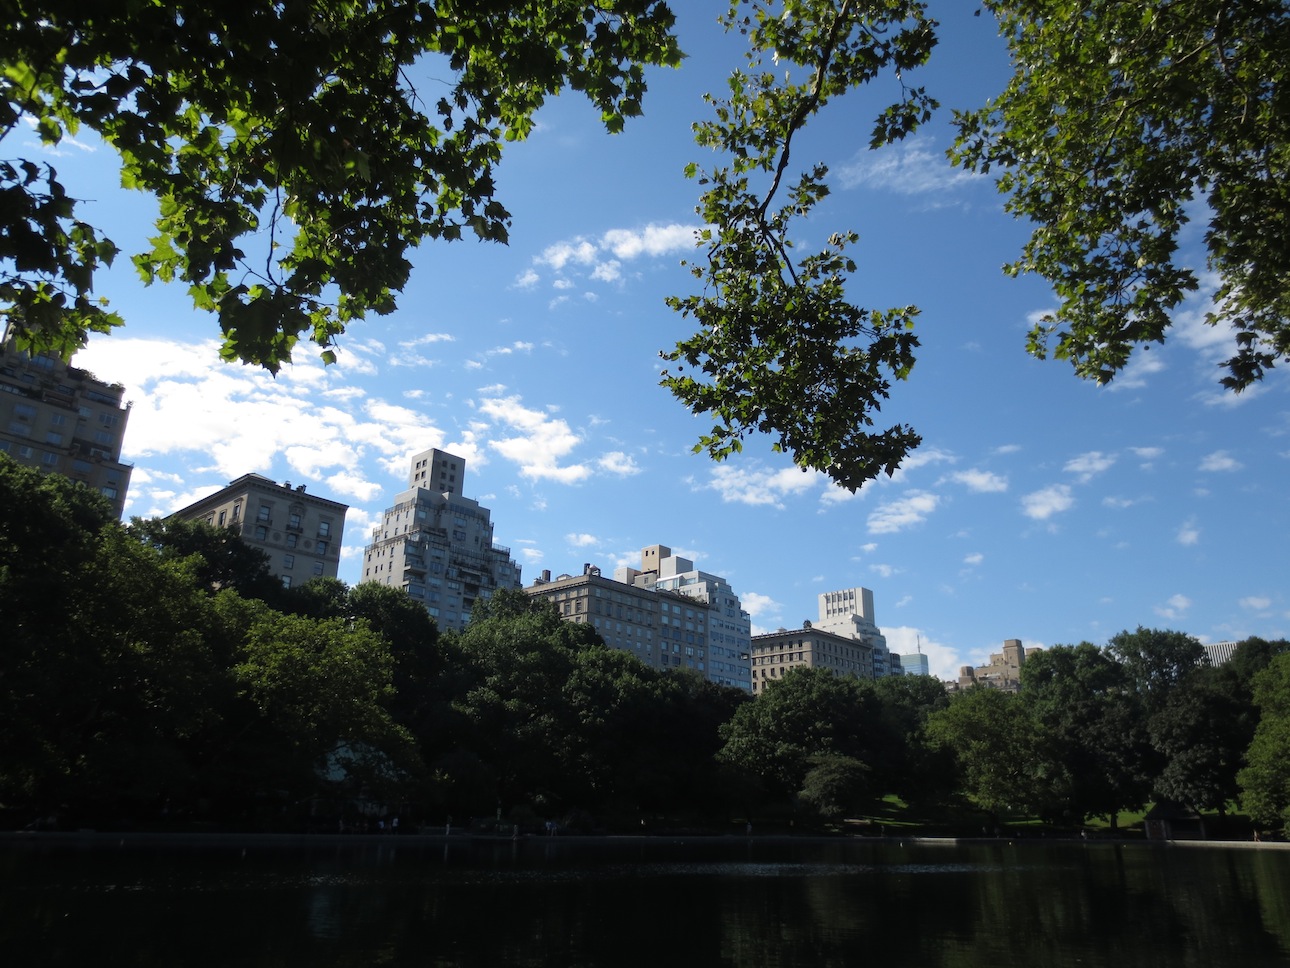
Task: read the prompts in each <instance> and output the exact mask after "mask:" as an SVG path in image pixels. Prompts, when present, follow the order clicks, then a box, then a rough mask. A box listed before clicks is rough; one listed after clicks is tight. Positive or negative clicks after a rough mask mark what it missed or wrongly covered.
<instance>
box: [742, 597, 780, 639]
mask: <svg viewBox="0 0 1290 968" xmlns="http://www.w3.org/2000/svg"><path fill="white" fill-rule="evenodd" d="M739 604H740V605H741V606H742V607H743V609H744V611H746V612H747V613H748V614H749V615H750V616H751V617H752V619H753V629H752V633H753V635H763V634H765V633H766V632H773V631H774V630H775V629H776V628H778V627H779V626H780V625H782V624H783V618H782V617H781V616H782V613H783V609H784V606H783V605H782V604H781V603H780V602H777V601H775V599H773V598H771V597H770V596H769V595H762V594H759V593H758V592H742V593H740V595H739Z"/></svg>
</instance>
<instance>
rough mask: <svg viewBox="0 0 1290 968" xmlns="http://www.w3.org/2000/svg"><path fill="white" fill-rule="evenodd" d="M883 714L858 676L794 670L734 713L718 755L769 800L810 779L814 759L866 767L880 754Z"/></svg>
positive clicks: (787, 796)
mask: <svg viewBox="0 0 1290 968" xmlns="http://www.w3.org/2000/svg"><path fill="white" fill-rule="evenodd" d="M879 717H880V712H879V706H878V702H877V699H876V697H875V695H874V693H873V692H872V690H870V689H867V688H865V687H864V684H862V683H861V682H860V680H859V679H856V678H855V677H854V676H835V675H833V674H832V673H831V672H829V671H827V670H824V669H809V668H801V669H794V670H792V671H790V672H789V673H788V674H787V675H785V676H784V677H783V678H782V679H779V680H776V681H775V682H772V683H769V684H768V685H767V687H766V689H765V691H764V692H762V693H761V694H759V695H758V696H757V698H756V699H754V700H753V701H752V702H749V703H745V704H744V705H742V706H740V707H739V708H738V709H737V710H735V714H734V716H733V717H732V718H731V719H730V721H729V722H728V723H727V724H726V725H724V726H723V727H722V728H721V738H722V740H723V741H724V744H725V745H724V746H722V748H721V751H720V752H719V754H718V758H719V759H720V760H721V761H722V762H724V763H727V764H729V765H731V766H733V767H735V768H736V769H738V770H739V771H741V772H743V773H745V774H747V775H749V776H753V777H756V778H758V779H759V780H760V782H761V783H762V784H763V785H764V788H765V790H766V791H767V792H768V793H769V794H770V795H771V796H772V797H777V798H780V799H783V800H787V799H791V798H792V797H794V796H796V795H797V793H798V791H800V790H801V789H802V788H803V785H804V784H805V781H806V776H807V773H808V772H810V770H811V768H812V767H811V762H810V760H811V757H812V756H815V755H817V754H834V755H839V756H845V757H849V758H851V759H854V760H857V761H859V762H861V763H863V764H865V765H866V766H868V765H869V764H870V763H871V762H872V761H873V760H874V759H876V757H877V755H878V749H879V747H880V745H881V738H882V732H881V725H880V720H879ZM885 779H886V778H876V777H875V779H874V783H875V784H878V785H881V784H882V783H884V782H885Z"/></svg>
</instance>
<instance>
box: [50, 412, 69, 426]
mask: <svg viewBox="0 0 1290 968" xmlns="http://www.w3.org/2000/svg"><path fill="white" fill-rule="evenodd" d="M66 423H67V417H65V416H64V415H63V414H61V413H56V414H54V415H53V416H51V417H50V418H49V425H50V426H51V427H62V426H63V425H65V424H66Z"/></svg>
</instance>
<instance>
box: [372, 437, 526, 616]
mask: <svg viewBox="0 0 1290 968" xmlns="http://www.w3.org/2000/svg"><path fill="white" fill-rule="evenodd" d="M465 482H466V461H465V459H464V458H462V457H458V456H457V455H455V454H449V453H446V452H445V451H442V450H433V449H432V450H427V451H423V452H421V453H419V454H416V455H414V456H413V458H412V461H411V466H410V468H409V471H408V490H406V491H403V492H401V493H399V494H398V495H396V496H395V498H394V505H393V506H392V507H389V508H386V510H385V514H384V517H383V519H382V521H381V524H380V525H379V526H377V527H376V528H375V529H374V530H373V531H372V543H371V544H369V545H368V546H367V547H366V548H365V549H364V551H363V578H362V581H365V582H366V581H375V582H380V583H381V584H383V585H390V586H393V587H395V588H404V589H406V590H407V593H408V594H409V595H410V596H412V597H413V598H414V599H416V600H417V601H419V602H421V603H422V604H424V605H425V607H426V609H427V610H428V611H429V612H430V614H431V615H432V616H434V618H435V620H436V622H437V623H438V625H439V627H440V628H441V629H462V628H464V627H465V625H466V623H467V622H469V621H470V610H471V608H472V607H473V606H474V604H475V602H476V601H477V600H478V599H481V598H483V599H487V598H489V597H491V596H492V594H493V592H494V591H495V590H496V589H498V588H519V587H520V566H519V565H517V564H516V563H515V561H514V560H512V558H511V550H510V549H509V548H504V547H501V546H500V545H494V544H493V524H492V521H491V512H490V511H489V510H488V508H486V507H482V506H481V505H480V504H479V502H478V501H472V500H471V499H470V498H467V497H463V496H462V491H463V488H464V485H465Z"/></svg>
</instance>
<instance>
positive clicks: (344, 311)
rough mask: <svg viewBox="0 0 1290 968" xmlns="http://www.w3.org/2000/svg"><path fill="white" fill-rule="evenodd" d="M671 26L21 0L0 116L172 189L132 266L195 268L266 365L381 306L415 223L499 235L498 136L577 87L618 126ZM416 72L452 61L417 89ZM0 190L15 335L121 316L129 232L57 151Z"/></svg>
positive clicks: (619, 17) (530, 11)
mask: <svg viewBox="0 0 1290 968" xmlns="http://www.w3.org/2000/svg"><path fill="white" fill-rule="evenodd" d="M672 25H673V16H672V13H671V11H670V10H669V9H668V7H667V5H666V4H664V3H661V2H658V0H614V2H603V0H551V2H546V3H543V4H541V5H537V6H534V5H528V4H525V5H517V4H512V3H494V2H482V0H472V2H466V3H454V4H426V3H416V2H410V0H363V2H356V3H335V2H323V0H302V2H293V3H274V2H269V0H246V2H240V3H236V4H214V5H212V4H209V3H200V2H190V0H179V2H173V3H140V2H136V0H105V2H103V3H96V4H78V3H71V2H66V0H45V2H41V3H39V4H36V5H29V4H17V3H14V2H9V3H6V4H5V5H4V11H3V17H2V19H0V31H2V32H0V50H3V55H2V56H3V61H2V62H0V63H2V68H3V69H2V70H0V91H3V95H4V98H3V101H0V135H3V134H7V133H8V132H10V131H12V130H13V129H14V128H15V127H16V126H17V125H19V124H20V123H22V122H23V121H24V120H25V121H28V122H30V123H32V124H33V125H34V127H35V130H36V132H37V133H38V135H39V136H40V138H41V139H42V140H43V141H44V142H45V143H46V144H49V145H55V144H57V143H58V141H59V140H60V139H61V138H63V137H64V136H66V135H76V134H78V133H79V132H81V131H82V130H87V131H90V132H93V134H95V135H97V136H98V137H99V138H100V139H101V140H102V141H103V143H104V144H106V145H107V146H108V147H109V148H111V149H113V150H114V151H115V152H116V153H117V155H118V157H119V159H120V163H121V177H122V183H123V184H124V185H125V186H126V187H127V188H132V189H139V190H141V191H144V192H146V193H148V194H150V195H153V196H155V197H156V198H157V199H158V201H159V202H160V215H159V218H158V219H157V222H156V235H155V236H154V237H153V238H152V239H151V240H150V243H151V246H152V248H151V249H150V250H148V251H145V252H141V253H138V254H137V255H135V256H134V263H135V265H136V267H137V268H138V270H139V273H140V274H141V275H142V277H143V279H144V280H145V281H147V282H153V281H155V280H161V281H165V282H170V281H179V282H182V283H184V284H185V285H187V287H188V291H189V293H190V294H191V296H192V299H193V304H194V305H195V306H196V307H197V308H199V309H203V310H208V311H210V312H213V313H216V314H217V315H218V317H219V324H220V328H221V330H222V331H223V334H224V348H223V354H224V356H225V358H226V359H229V360H241V361H243V362H248V363H257V364H260V365H262V366H265V367H266V368H268V369H269V370H272V371H276V370H277V369H278V367H279V366H281V364H282V363H284V362H286V361H288V360H289V359H290V358H291V352H292V348H293V347H294V345H295V344H296V342H297V341H298V339H299V338H300V337H301V336H307V338H308V339H310V340H312V341H313V342H314V343H316V344H318V345H319V346H320V347H322V348H323V358H324V359H326V360H328V361H331V359H332V358H333V357H332V355H331V351H330V349H328V347H330V346H331V345H332V344H333V343H334V341H335V339H336V337H337V336H338V335H339V334H340V333H342V332H343V331H344V329H345V325H346V324H347V323H348V322H349V321H351V320H353V319H358V318H361V317H363V316H364V314H366V313H369V312H374V313H378V314H385V313H389V312H392V311H393V310H394V308H395V293H396V292H397V291H398V290H400V289H401V288H402V287H403V285H404V284H405V283H406V281H407V278H408V272H409V269H410V268H411V266H410V263H409V261H408V253H409V251H410V250H411V249H413V248H415V247H416V246H417V245H419V244H420V243H421V242H422V241H424V240H427V239H436V238H442V239H456V238H459V237H461V236H462V235H463V234H471V235H474V236H476V237H478V238H480V239H483V240H486V241H505V240H506V237H507V230H508V225H509V221H510V216H509V214H508V213H507V211H506V209H505V207H504V206H503V204H502V203H501V202H500V201H499V200H498V199H497V198H496V197H495V188H494V180H493V172H494V168H495V166H496V165H497V163H498V161H499V159H500V157H501V152H502V146H503V144H504V143H505V142H507V141H516V140H520V139H523V138H524V137H526V136H527V135H528V133H529V132H530V130H531V128H532V124H533V120H532V118H533V113H534V112H535V111H536V110H537V109H538V108H539V107H540V106H541V105H542V103H543V101H544V100H545V99H546V98H547V97H548V96H550V95H552V94H556V93H558V92H559V91H561V90H562V89H565V88H572V89H573V90H577V91H580V92H582V93H583V94H585V95H586V96H587V98H588V99H589V100H590V101H591V103H592V104H593V105H594V106H595V107H596V108H597V109H599V110H600V112H601V117H602V119H603V120H604V123H605V126H606V127H607V128H608V129H609V130H610V131H616V130H618V129H620V128H621V127H622V124H623V121H624V119H625V118H627V117H629V116H631V115H634V114H638V113H639V112H640V102H641V96H642V94H643V93H644V91H645V82H644V67H645V65H649V64H673V65H674V64H676V63H678V61H679V59H680V53H679V50H678V48H677V46H676V42H675V39H674V38H673V36H672ZM427 68H428V69H430V70H431V71H433V73H434V75H436V77H448V78H451V80H450V81H449V82H448V83H447V84H446V85H442V86H440V85H439V84H438V83H435V84H434V85H433V93H432V91H431V89H430V88H431V84H430V82H429V81H426V82H422V86H421V88H418V86H417V84H418V81H417V80H416V78H417V77H418V76H419V72H422V71H425V70H426V69H427ZM0 198H3V200H4V210H5V218H4V231H0V270H2V271H0V301H2V302H3V303H4V304H5V306H6V307H7V308H8V309H9V312H10V318H11V319H12V320H13V321H14V322H15V323H16V324H17V325H16V329H15V334H16V336H17V337H18V340H19V344H20V345H21V346H23V347H24V348H31V349H34V350H44V349H53V350H57V351H59V352H61V353H63V354H64V355H70V353H71V352H72V351H74V350H75V349H76V348H77V347H78V346H80V345H81V344H82V343H83V341H84V336H85V333H86V332H87V331H105V330H108V329H110V328H111V327H112V326H115V325H118V324H119V323H120V319H119V318H118V317H117V316H116V315H115V314H113V313H111V312H109V311H108V310H107V309H106V308H105V307H104V306H102V305H101V304H100V303H98V302H96V301H95V300H94V299H93V281H94V274H95V272H96V271H97V270H98V269H99V267H100V266H101V265H104V264H108V263H110V262H111V261H112V259H113V257H114V256H115V255H116V254H117V247H116V246H115V245H114V244H113V243H112V242H111V241H110V240H109V239H107V238H106V237H105V236H103V235H102V233H101V231H100V230H99V229H98V228H96V227H94V226H91V225H89V224H88V223H86V222H84V221H83V220H81V219H80V218H78V216H77V209H76V202H75V200H74V199H73V197H72V196H71V195H70V194H69V193H68V191H67V189H66V188H65V187H64V186H63V185H62V184H61V182H60V181H59V179H58V174H57V172H56V171H55V170H54V168H53V167H52V166H49V165H38V164H36V163H34V162H31V161H28V160H23V159H18V160H14V161H8V162H3V163H0Z"/></svg>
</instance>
